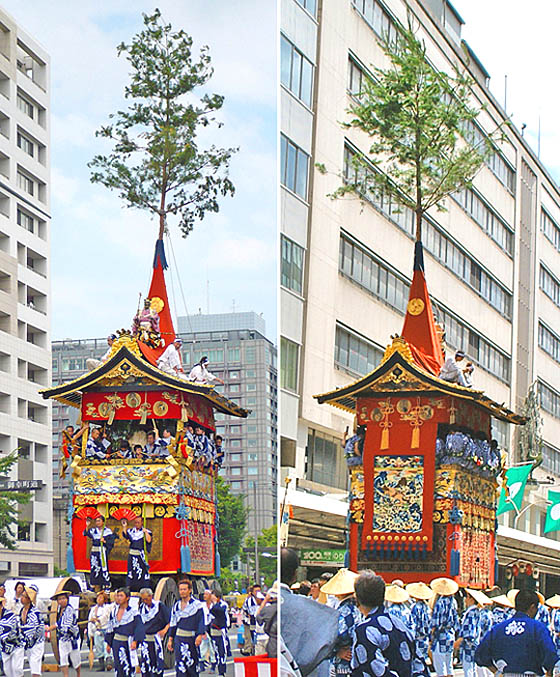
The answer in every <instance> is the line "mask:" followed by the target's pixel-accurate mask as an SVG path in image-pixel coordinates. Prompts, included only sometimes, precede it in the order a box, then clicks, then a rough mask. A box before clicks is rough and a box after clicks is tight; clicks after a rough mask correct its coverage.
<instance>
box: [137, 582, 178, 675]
mask: <svg viewBox="0 0 560 677" xmlns="http://www.w3.org/2000/svg"><path fill="white" fill-rule="evenodd" d="M138 611H139V612H140V618H141V619H142V623H143V625H144V632H145V634H146V638H145V640H144V641H143V642H142V643H141V645H140V650H139V653H140V668H141V671H142V674H143V675H150V677H163V671H164V669H165V662H164V657H163V640H164V638H165V635H166V633H167V631H168V630H169V621H170V619H171V612H170V610H169V609H168V608H167V606H166V605H165V604H164V603H163V602H159V601H157V600H154V593H153V592H152V589H151V588H142V590H140V603H139V605H138Z"/></svg>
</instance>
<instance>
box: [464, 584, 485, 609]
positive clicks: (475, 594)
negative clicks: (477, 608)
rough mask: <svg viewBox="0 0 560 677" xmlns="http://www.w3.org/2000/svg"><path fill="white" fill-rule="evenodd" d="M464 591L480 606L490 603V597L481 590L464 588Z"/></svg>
mask: <svg viewBox="0 0 560 677" xmlns="http://www.w3.org/2000/svg"><path fill="white" fill-rule="evenodd" d="M465 592H467V593H468V594H469V595H470V596H471V597H472V598H473V599H474V601H475V602H476V603H477V604H480V605H481V606H484V605H486V604H492V600H491V599H490V597H488V595H485V594H484V593H483V592H482V590H471V589H470V588H466V590H465Z"/></svg>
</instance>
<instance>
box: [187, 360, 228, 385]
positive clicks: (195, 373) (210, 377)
mask: <svg viewBox="0 0 560 677" xmlns="http://www.w3.org/2000/svg"><path fill="white" fill-rule="evenodd" d="M188 380H189V381H194V382H195V383H214V381H217V382H218V383H221V384H222V385H224V382H223V381H222V379H221V378H220V377H219V376H216V375H215V374H211V373H210V372H209V371H208V358H207V357H206V355H205V356H204V357H202V358H201V360H200V362H199V363H198V364H195V365H194V367H193V368H192V369H191V371H190V374H189V379H188Z"/></svg>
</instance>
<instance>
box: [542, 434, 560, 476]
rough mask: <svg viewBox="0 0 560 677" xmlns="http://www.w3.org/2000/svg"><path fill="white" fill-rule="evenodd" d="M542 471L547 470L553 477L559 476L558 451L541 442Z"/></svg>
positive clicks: (559, 458)
mask: <svg viewBox="0 0 560 677" xmlns="http://www.w3.org/2000/svg"><path fill="white" fill-rule="evenodd" d="M541 449H542V456H543V462H542V466H541V467H542V469H543V470H548V471H549V472H552V473H554V474H555V475H560V451H559V450H558V449H556V448H555V447H553V446H551V445H550V444H547V443H546V442H543V444H542V446H541Z"/></svg>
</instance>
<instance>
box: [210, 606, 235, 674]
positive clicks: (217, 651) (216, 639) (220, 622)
mask: <svg viewBox="0 0 560 677" xmlns="http://www.w3.org/2000/svg"><path fill="white" fill-rule="evenodd" d="M209 614H210V616H211V621H210V623H209V625H208V632H209V633H210V638H211V640H212V645H213V646H214V662H213V663H212V670H214V669H215V668H216V666H217V668H218V674H219V675H225V674H226V659H227V656H228V648H229V647H228V644H227V642H226V637H227V628H228V616H229V614H228V605H227V603H226V602H224V601H223V600H219V601H217V602H216V603H215V604H213V605H212V606H211V607H210V609H209ZM229 655H231V651H230V653H229Z"/></svg>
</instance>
